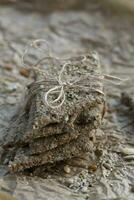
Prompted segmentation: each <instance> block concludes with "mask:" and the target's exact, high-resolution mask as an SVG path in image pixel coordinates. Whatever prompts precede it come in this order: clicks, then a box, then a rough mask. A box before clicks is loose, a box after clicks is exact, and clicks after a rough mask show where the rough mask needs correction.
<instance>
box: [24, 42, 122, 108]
mask: <svg viewBox="0 0 134 200" xmlns="http://www.w3.org/2000/svg"><path fill="white" fill-rule="evenodd" d="M41 43H44V44H45V45H46V47H47V49H46V50H47V52H48V53H47V54H46V56H44V57H43V58H41V59H39V60H38V61H37V62H36V63H35V64H33V65H32V67H29V69H33V70H35V71H36V70H37V71H39V72H42V73H43V74H45V72H44V71H43V70H40V69H39V68H37V66H39V65H40V64H41V62H42V61H43V60H44V59H56V60H58V61H60V59H59V58H55V57H53V56H51V55H50V48H49V45H48V43H47V42H46V41H45V40H44V39H37V40H35V41H33V42H32V43H31V44H30V46H28V47H27V48H26V49H25V51H24V54H23V55H22V63H23V65H24V66H27V64H25V62H24V60H25V56H26V55H27V54H28V51H29V48H30V47H33V48H35V49H38V50H39V51H43V50H45V49H43V48H41V47H40V44H41ZM96 55H97V54H95V58H96ZM86 59H87V58H86V56H83V59H82V60H81V61H82V62H85V61H86ZM97 59H98V64H99V65H100V62H99V58H98V56H97ZM69 64H71V62H66V63H65V64H64V65H63V66H62V69H61V71H60V72H59V75H58V78H57V80H56V81H55V80H54V79H53V80H51V81H50V80H40V81H37V82H34V84H33V85H34V86H36V87H35V90H38V86H39V85H41V84H43V83H44V82H48V83H49V82H50V83H54V84H56V82H57V85H56V86H54V87H52V88H51V89H49V90H48V91H47V92H45V94H44V101H45V103H46V104H47V106H48V107H50V108H53V109H55V108H60V107H61V106H62V105H63V103H64V102H65V100H66V95H65V88H70V89H71V88H77V87H78V88H79V89H82V90H83V89H84V88H88V89H89V88H90V85H89V84H88V82H87V80H88V78H93V80H96V79H98V80H104V79H107V80H108V81H110V82H112V83H113V84H117V85H118V84H120V82H121V81H124V80H122V79H120V78H118V77H115V76H111V75H107V74H103V75H100V74H99V75H91V74H89V73H86V74H84V75H81V76H80V77H79V78H76V79H75V80H72V81H71V80H70V81H66V80H64V81H63V80H62V75H63V73H64V71H65V68H66V67H67V66H68V65H69ZM84 80H86V81H85V82H84ZM111 80H112V81H111ZM113 80H114V81H113ZM116 81H119V82H118V83H116ZM94 82H95V81H94ZM97 86H99V89H95V88H91V90H92V91H95V92H98V93H99V94H101V95H104V93H103V91H102V85H99V84H98V85H97ZM53 94H58V97H56V98H55V99H54V100H51V101H50V99H49V96H51V95H53ZM55 104H56V105H55Z"/></svg>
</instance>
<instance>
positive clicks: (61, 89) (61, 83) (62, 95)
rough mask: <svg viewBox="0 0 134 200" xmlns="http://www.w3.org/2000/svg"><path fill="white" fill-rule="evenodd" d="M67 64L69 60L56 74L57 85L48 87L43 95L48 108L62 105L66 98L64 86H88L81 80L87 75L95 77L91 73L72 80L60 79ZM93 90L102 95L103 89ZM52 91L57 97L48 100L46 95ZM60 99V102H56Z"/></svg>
mask: <svg viewBox="0 0 134 200" xmlns="http://www.w3.org/2000/svg"><path fill="white" fill-rule="evenodd" d="M84 60H85V57H84ZM68 64H71V63H70V62H68V63H65V64H64V65H63V67H62V69H61V71H60V73H59V76H58V80H57V82H58V85H57V86H54V87H53V88H51V89H49V90H48V91H47V92H46V93H45V95H44V100H45V103H46V104H47V105H48V106H49V107H50V108H53V109H54V108H59V107H61V106H62V105H63V103H64V101H65V99H66V95H65V87H67V88H76V87H78V88H82V89H84V88H89V87H90V85H87V84H86V85H85V84H84V83H81V82H83V81H84V80H85V79H87V78H89V77H92V78H93V77H95V76H94V75H91V74H86V75H84V76H82V77H80V78H77V79H76V80H74V81H62V78H61V77H62V74H63V72H64V71H65V68H66V67H67V66H68ZM98 79H103V76H99V77H98ZM94 91H96V92H98V93H100V94H102V95H104V93H103V91H102V90H97V89H94ZM54 93H58V94H59V95H58V97H57V98H55V99H54V100H52V101H49V100H48V96H49V95H52V94H54ZM59 101H60V103H58V102H59ZM55 103H58V105H54V104H55Z"/></svg>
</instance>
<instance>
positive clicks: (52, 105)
mask: <svg viewBox="0 0 134 200" xmlns="http://www.w3.org/2000/svg"><path fill="white" fill-rule="evenodd" d="M44 63H45V64H44ZM38 64H39V65H40V66H45V70H44V68H41V67H40V70H34V77H35V80H34V81H33V82H32V83H31V84H30V85H29V86H28V89H27V95H26V96H27V98H26V104H25V107H24V108H23V112H22V111H21V112H20V115H19V117H18V118H17V120H14V123H12V126H11V127H10V131H8V134H7V136H6V138H5V142H4V145H3V148H4V149H6V150H8V149H10V154H11V152H12V156H9V166H10V169H11V170H12V171H19V170H24V169H28V168H32V167H38V166H42V165H46V164H48V163H57V162H59V161H64V160H67V159H71V158H73V157H76V156H79V155H80V154H81V153H84V152H89V151H91V150H92V149H93V141H92V137H93V135H95V130H96V129H97V128H98V127H99V126H100V124H101V120H102V117H103V114H104V112H103V111H104V93H103V84H102V81H103V76H102V75H101V69H100V63H99V59H98V56H97V54H96V53H95V52H91V53H88V54H86V55H82V56H78V57H73V58H70V59H67V60H62V61H60V65H58V66H56V68H54V67H53V66H52V65H50V64H49V63H48V62H46V60H45V61H44V60H43V63H42V62H40V63H38ZM11 150H12V151H11Z"/></svg>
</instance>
